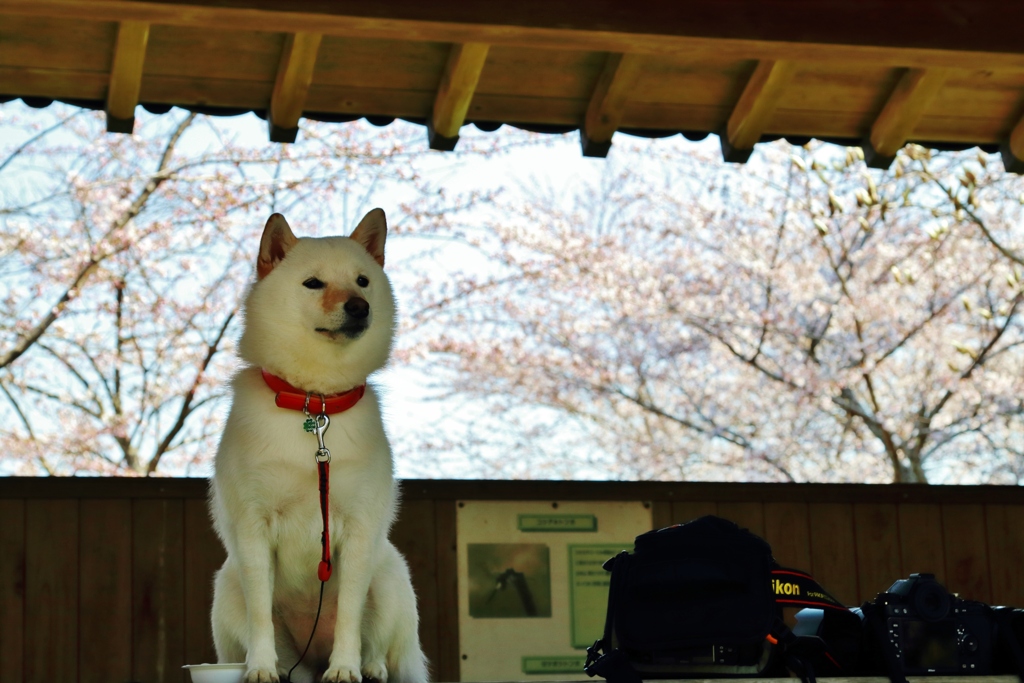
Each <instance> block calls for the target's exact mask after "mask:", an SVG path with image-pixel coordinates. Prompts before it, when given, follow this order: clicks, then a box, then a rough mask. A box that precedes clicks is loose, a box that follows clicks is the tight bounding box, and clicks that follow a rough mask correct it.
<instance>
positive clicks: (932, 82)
mask: <svg viewBox="0 0 1024 683" xmlns="http://www.w3.org/2000/svg"><path fill="white" fill-rule="evenodd" d="M948 76H949V71H948V70H947V69H907V70H906V71H905V72H904V74H903V76H902V77H901V78H900V81H899V83H897V84H896V89H895V90H893V92H892V95H890V96H889V101H888V102H886V103H885V107H883V108H882V112H881V113H880V114H879V115H878V118H877V119H875V123H874V125H872V126H871V135H870V136H869V137H868V138H867V139H865V140H864V142H863V144H862V146H863V148H864V161H865V162H866V163H867V165H868V166H869V167H870V168H889V166H890V164H892V162H893V159H895V158H896V152H898V151H900V149H901V148H902V147H903V145H905V144H907V140H908V139H909V138H910V136H911V134H912V133H913V132H914V127H915V126H917V123H918V121H920V120H921V117H922V116H923V115H924V112H925V110H926V109H928V106H929V105H930V104H931V103H932V100H934V99H935V96H936V95H937V94H938V93H939V90H941V89H942V86H943V85H944V84H945V83H946V78H947V77H948Z"/></svg>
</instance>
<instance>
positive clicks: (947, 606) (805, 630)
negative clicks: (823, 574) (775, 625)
mask: <svg viewBox="0 0 1024 683" xmlns="http://www.w3.org/2000/svg"><path fill="white" fill-rule="evenodd" d="M796 616H797V626H796V628H795V629H794V633H796V634H798V635H816V636H819V637H820V638H821V639H822V640H824V641H825V643H826V644H827V646H828V648H829V650H830V651H831V653H832V655H831V656H830V657H829V658H828V659H826V660H825V661H823V662H822V666H821V667H820V668H819V669H817V671H818V672H819V673H820V674H825V675H827V674H828V673H843V674H846V675H851V674H854V675H871V674H875V675H877V674H887V673H892V670H893V669H895V670H896V671H899V672H902V673H903V674H904V675H928V674H933V675H934V674H938V675H943V674H945V675H952V674H969V675H977V676H985V675H988V674H989V673H991V671H992V655H993V640H994V631H993V625H994V621H993V618H992V611H991V608H989V607H988V605H986V604H984V603H981V602H975V601H972V600H961V599H960V598H958V597H956V596H955V595H951V594H950V593H949V592H947V591H946V589H945V588H943V587H942V585H941V584H940V583H939V582H938V581H936V580H935V575H934V574H911V575H910V578H908V579H900V580H898V581H896V583H894V584H893V585H892V586H891V587H890V588H889V590H887V591H886V592H884V593H879V594H878V596H877V597H876V598H875V601H874V602H873V603H865V604H864V606H863V607H861V608H860V609H852V610H850V611H849V612H848V613H844V612H841V611H837V610H825V611H823V610H816V609H805V610H801V611H800V612H798V613H797V615H796Z"/></svg>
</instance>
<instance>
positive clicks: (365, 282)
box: [356, 275, 370, 287]
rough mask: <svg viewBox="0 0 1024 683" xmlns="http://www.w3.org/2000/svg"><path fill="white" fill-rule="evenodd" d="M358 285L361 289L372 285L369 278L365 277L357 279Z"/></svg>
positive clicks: (361, 276)
mask: <svg viewBox="0 0 1024 683" xmlns="http://www.w3.org/2000/svg"><path fill="white" fill-rule="evenodd" d="M356 284H357V285H359V286H360V287H365V286H367V285H368V284H370V279H369V278H367V277H366V276H365V275H360V276H359V277H357V278H356Z"/></svg>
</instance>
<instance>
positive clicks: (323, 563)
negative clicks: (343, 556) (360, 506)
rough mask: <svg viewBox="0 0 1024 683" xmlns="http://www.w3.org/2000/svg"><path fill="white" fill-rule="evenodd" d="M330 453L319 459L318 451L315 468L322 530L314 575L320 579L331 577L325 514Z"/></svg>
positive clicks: (329, 483) (328, 487) (327, 520)
mask: <svg viewBox="0 0 1024 683" xmlns="http://www.w3.org/2000/svg"><path fill="white" fill-rule="evenodd" d="M330 457H331V455H330V453H329V452H328V454H327V458H328V459H327V460H320V456H319V453H318V454H317V459H316V469H317V471H318V472H319V474H320V516H321V517H323V518H324V532H323V534H321V536H320V545H321V546H322V550H321V552H320V566H318V567H317V569H316V575H317V576H318V577H319V578H320V580H321V581H326V580H327V579H329V578H331V530H330V525H331V523H330V521H329V517H328V515H327V498H328V496H329V495H330V491H331V461H330Z"/></svg>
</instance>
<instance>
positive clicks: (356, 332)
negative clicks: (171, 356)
mask: <svg viewBox="0 0 1024 683" xmlns="http://www.w3.org/2000/svg"><path fill="white" fill-rule="evenodd" d="M386 233H387V225H386V222H385V218H384V212H383V211H381V210H380V209H374V210H373V211H371V212H370V213H368V214H366V216H365V217H364V218H363V220H362V221H361V222H360V223H359V226H358V227H357V228H356V229H355V231H354V232H353V233H352V235H351V237H328V238H319V239H313V238H303V239H298V238H296V237H295V235H294V234H293V233H292V231H291V228H290V227H289V226H288V223H287V222H286V221H285V219H284V217H283V216H281V215H279V214H274V215H273V216H271V217H270V219H269V220H268V221H267V225H266V228H265V229H264V232H263V239H262V241H261V243H260V253H259V258H258V260H257V263H256V271H257V281H256V282H255V283H254V284H253V286H252V288H251V290H250V291H249V293H248V296H247V298H246V301H245V324H244V329H243V332H242V337H241V341H240V344H239V355H240V356H241V358H242V360H243V361H244V362H245V364H246V365H245V367H244V368H243V369H242V370H241V371H240V372H239V373H238V374H237V376H236V377H235V378H234V380H233V382H232V389H233V401H232V405H231V412H230V414H229V415H228V419H227V424H226V426H225V429H224V435H223V437H222V439H221V443H220V448H219V449H218V451H217V457H216V460H215V464H214V469H215V472H214V476H213V481H212V484H211V494H210V507H211V513H212V515H213V521H214V527H215V528H216V530H217V533H218V534H219V535H220V538H221V540H222V541H223V543H224V547H225V548H226V549H227V560H226V561H225V562H224V566H223V567H221V569H220V571H219V572H218V573H217V577H216V580H215V585H214V600H213V610H212V615H211V617H212V622H213V635H214V642H215V645H216V648H217V657H218V659H219V660H220V661H221V662H238V661H242V660H243V659H244V661H245V663H246V665H247V670H246V681H247V682H249V683H253V682H256V681H260V682H265V681H278V680H279V675H281V674H286V673H287V672H288V671H289V669H291V668H292V666H293V665H294V664H295V662H296V661H297V660H298V659H299V656H300V655H301V654H302V651H303V648H305V646H306V642H307V640H308V639H309V637H310V633H311V631H312V628H313V622H314V619H315V617H316V614H317V604H318V599H319V597H320V591H321V583H320V580H319V579H318V573H320V572H323V571H324V570H325V569H326V572H327V574H328V575H330V574H331V570H332V569H333V576H332V577H331V578H329V579H328V580H327V582H326V583H325V584H323V588H324V590H323V607H322V612H321V614H320V619H319V624H318V625H317V627H316V636H315V638H314V639H313V641H312V643H311V645H310V648H309V653H308V654H307V655H306V657H305V659H304V660H303V662H302V665H300V666H299V667H298V668H296V669H295V672H294V674H293V675H292V680H294V681H313V680H315V678H316V676H317V675H318V674H320V675H321V676H322V678H321V680H322V681H325V682H328V683H335V682H339V681H341V682H345V683H357V682H358V681H361V680H362V676H367V677H369V678H373V679H376V680H378V681H381V683H384V682H385V681H388V680H390V681H391V682H392V683H406V682H408V683H422V682H423V681H426V680H427V669H426V660H425V658H424V656H423V652H422V650H421V649H420V644H419V636H418V632H417V625H418V617H417V614H416V597H415V595H414V593H413V590H412V584H411V582H410V579H409V570H408V567H407V566H406V564H405V560H404V559H403V558H402V556H401V555H400V554H399V552H398V551H397V550H396V549H395V548H394V546H393V545H392V544H391V543H390V541H389V540H388V538H387V534H388V530H389V528H390V526H391V523H392V522H393V521H394V518H395V514H396V509H397V504H398V495H397V488H396V484H395V481H394V478H393V474H392V471H393V466H392V457H391V449H390V447H389V445H388V441H387V438H386V436H385V434H384V427H383V424H382V422H381V415H380V407H379V404H378V400H377V395H376V393H375V392H374V390H373V388H372V387H365V393H364V388H363V387H364V385H365V384H366V379H367V376H368V375H369V374H370V373H372V372H373V371H375V370H377V369H379V368H380V367H382V366H383V365H384V363H385V362H386V361H387V358H388V354H389V352H390V348H391V340H392V336H393V331H394V325H395V302H394V298H393V295H392V293H391V285H390V283H389V282H388V279H387V276H385V274H384V270H383V266H384V240H385V236H386ZM321 401H323V407H324V410H321ZM280 406H283V407H280ZM304 410H305V411H306V412H308V413H309V417H311V418H312V420H311V421H307V415H306V414H304V412H303V411H304ZM321 413H324V414H326V415H327V417H326V418H324V417H323V416H322V415H321ZM328 420H329V423H328ZM304 422H306V424H305V425H304ZM325 425H326V431H320V433H319V434H318V431H319V429H318V428H323V427H324V426H325ZM304 426H305V427H306V428H307V429H309V428H312V430H313V431H312V432H307V431H305V430H304ZM321 438H322V443H321V442H320V439H321ZM321 447H323V448H324V449H326V451H327V452H329V458H330V462H329V479H328V481H329V496H328V498H329V506H328V507H329V534H328V536H329V551H328V552H327V553H325V555H327V556H326V557H324V558H322V557H321V552H322V550H323V548H322V546H321V538H322V534H323V532H324V528H323V521H322V517H321V506H320V494H319V490H318V481H319V477H318V464H317V463H318V460H326V457H324V456H325V455H326V452H324V451H321V452H320V453H319V456H320V457H319V458H318V457H317V456H318V450H319V449H320V448H321ZM321 559H324V560H326V562H323V563H321V564H324V565H326V567H319V568H318V562H321Z"/></svg>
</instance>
